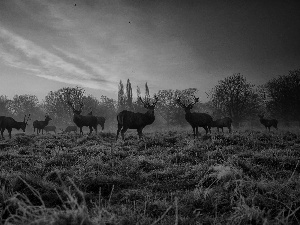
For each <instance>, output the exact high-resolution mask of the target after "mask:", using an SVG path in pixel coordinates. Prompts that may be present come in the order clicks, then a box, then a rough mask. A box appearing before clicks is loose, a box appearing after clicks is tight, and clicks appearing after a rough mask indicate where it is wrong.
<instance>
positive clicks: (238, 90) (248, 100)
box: [211, 73, 259, 125]
mask: <svg viewBox="0 0 300 225" xmlns="http://www.w3.org/2000/svg"><path fill="white" fill-rule="evenodd" d="M211 104H212V106H213V107H214V108H215V109H216V110H217V111H218V112H220V113H221V114H222V115H223V117H225V116H229V117H230V118H232V120H233V124H234V125H237V124H238V123H239V122H241V121H243V120H247V119H249V118H250V117H253V116H255V115H257V113H258V111H259V98H258V95H257V93H256V92H255V90H254V85H253V84H250V83H248V82H247V80H246V78H244V77H243V76H242V75H241V74H240V73H237V74H233V75H232V76H230V77H227V78H225V79H224V80H221V81H219V83H218V85H216V86H215V88H214V89H213V90H212V91H211Z"/></svg>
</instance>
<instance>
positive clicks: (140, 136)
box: [137, 129, 143, 139]
mask: <svg viewBox="0 0 300 225" xmlns="http://www.w3.org/2000/svg"><path fill="white" fill-rule="evenodd" d="M142 130H143V129H137V132H138V135H139V139H141V138H142V137H143V133H142Z"/></svg>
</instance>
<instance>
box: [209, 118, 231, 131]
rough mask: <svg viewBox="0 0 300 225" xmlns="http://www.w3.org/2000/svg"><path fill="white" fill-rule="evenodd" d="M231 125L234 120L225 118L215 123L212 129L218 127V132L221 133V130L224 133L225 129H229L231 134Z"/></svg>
mask: <svg viewBox="0 0 300 225" xmlns="http://www.w3.org/2000/svg"><path fill="white" fill-rule="evenodd" d="M231 124H232V119H231V118H229V117H225V118H222V119H218V120H215V121H213V122H212V124H211V127H216V128H217V129H218V132H219V128H221V129H222V132H224V131H223V127H227V128H228V131H229V133H231Z"/></svg>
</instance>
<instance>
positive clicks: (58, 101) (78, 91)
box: [44, 87, 87, 125]
mask: <svg viewBox="0 0 300 225" xmlns="http://www.w3.org/2000/svg"><path fill="white" fill-rule="evenodd" d="M84 93H85V91H84V89H82V88H80V87H76V88H70V87H64V88H61V89H59V90H58V91H54V92H53V91H50V92H49V93H48V95H47V96H46V97H45V100H44V107H45V109H46V112H47V113H48V114H49V115H50V117H51V118H52V120H53V121H52V122H53V123H59V124H69V125H70V124H73V122H72V118H73V111H72V109H71V108H70V107H69V106H68V104H67V100H68V99H69V100H70V101H71V102H72V103H73V104H74V105H75V107H78V106H79V103H80V102H83V99H84ZM84 108H85V109H87V107H86V106H84Z"/></svg>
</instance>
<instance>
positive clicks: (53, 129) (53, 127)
mask: <svg viewBox="0 0 300 225" xmlns="http://www.w3.org/2000/svg"><path fill="white" fill-rule="evenodd" d="M44 130H45V131H46V133H48V132H50V131H53V132H54V133H55V134H56V126H45V127H44Z"/></svg>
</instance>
